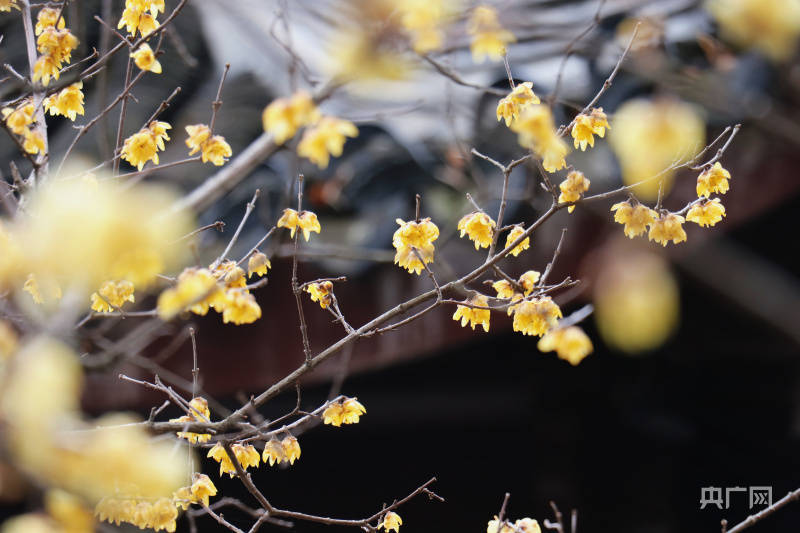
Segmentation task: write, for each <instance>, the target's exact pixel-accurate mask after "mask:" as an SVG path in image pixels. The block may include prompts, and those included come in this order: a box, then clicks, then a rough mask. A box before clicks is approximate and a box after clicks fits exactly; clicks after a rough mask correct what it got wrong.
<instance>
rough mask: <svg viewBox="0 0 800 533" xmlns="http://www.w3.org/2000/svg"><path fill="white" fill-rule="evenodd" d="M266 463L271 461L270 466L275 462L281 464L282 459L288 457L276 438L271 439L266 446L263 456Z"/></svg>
mask: <svg viewBox="0 0 800 533" xmlns="http://www.w3.org/2000/svg"><path fill="white" fill-rule="evenodd" d="M261 459H262V460H263V461H264V464H267V462H269V466H273V465H274V464H275V463H278V464H281V461H283V460H284V459H286V453H285V452H284V451H283V446H281V443H280V442H278V441H277V440H276V439H274V438H273V439H270V440H269V441H268V442H267V444H266V445H265V446H264V455H263V456H262V457H261Z"/></svg>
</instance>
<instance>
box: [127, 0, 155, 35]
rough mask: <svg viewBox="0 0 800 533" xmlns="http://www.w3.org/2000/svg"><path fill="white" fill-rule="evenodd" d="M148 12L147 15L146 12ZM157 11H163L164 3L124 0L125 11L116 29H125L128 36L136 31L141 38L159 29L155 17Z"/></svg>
mask: <svg viewBox="0 0 800 533" xmlns="http://www.w3.org/2000/svg"><path fill="white" fill-rule="evenodd" d="M148 10H149V11H150V12H149V13H147V11H148ZM159 11H162V12H163V11H164V2H163V1H161V0H159V1H156V2H140V1H138V0H133V1H131V0H126V2H125V10H124V11H123V12H122V17H120V20H119V24H118V25H117V29H119V28H122V27H123V26H124V27H125V31H127V32H128V33H129V34H130V35H136V31H137V30H138V31H139V33H141V35H142V37H144V36H145V35H147V34H149V33H151V32H153V31H155V30H156V29H158V27H159V23H158V21H157V20H156V18H155V17H156V16H157V15H158V12H159Z"/></svg>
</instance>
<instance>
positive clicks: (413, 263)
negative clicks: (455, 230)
mask: <svg viewBox="0 0 800 533" xmlns="http://www.w3.org/2000/svg"><path fill="white" fill-rule="evenodd" d="M395 222H397V224H399V225H400V227H399V228H398V229H397V231H395V232H394V235H393V236H392V246H394V248H395V250H397V252H396V253H395V256H394V262H395V264H397V265H399V266H400V267H401V268H405V269H406V270H408V271H409V272H410V273H414V274H417V275H419V274H420V272H422V270H423V269H424V268H425V265H426V264H428V263H431V262H433V253H434V246H433V241H435V240H436V239H438V238H439V228H438V227H437V226H436V224H434V223H433V222H431V219H430V218H423V219H422V220H420V221H419V222H415V221H413V220H409V221H408V222H404V221H403V220H401V219H399V218H398V219H396V220H395Z"/></svg>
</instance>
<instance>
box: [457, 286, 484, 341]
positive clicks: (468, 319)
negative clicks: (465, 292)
mask: <svg viewBox="0 0 800 533" xmlns="http://www.w3.org/2000/svg"><path fill="white" fill-rule="evenodd" d="M467 303H470V304H473V305H480V306H483V307H487V306H488V305H489V300H488V299H487V298H486V296H484V295H483V294H478V295H476V296H473V297H472V298H470V299H469V301H468V302H467ZM490 318H491V311H489V310H488V309H476V308H474V307H470V306H468V305H459V306H458V307H457V308H456V312H455V313H453V320H455V321H456V322H457V321H458V320H461V327H462V328H463V327H465V326H466V325H467V323H469V325H470V327H471V328H472V329H473V330H474V329H475V326H476V325H481V326H483V331H486V332H488V331H489V319H490Z"/></svg>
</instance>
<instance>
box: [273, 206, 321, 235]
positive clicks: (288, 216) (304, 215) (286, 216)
mask: <svg viewBox="0 0 800 533" xmlns="http://www.w3.org/2000/svg"><path fill="white" fill-rule="evenodd" d="M278 227H279V228H288V229H289V230H291V236H292V237H294V232H295V231H296V230H297V228H300V229H301V230H303V237H304V238H305V240H306V241H308V238H309V237H310V236H311V232H312V231H313V232H315V233H319V232H320V231H321V230H322V227H321V226H320V225H319V220H318V219H317V215H316V214H314V213H312V212H311V211H300V213H298V212H297V211H295V210H294V209H284V210H283V215H281V218H280V219H279V220H278Z"/></svg>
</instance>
